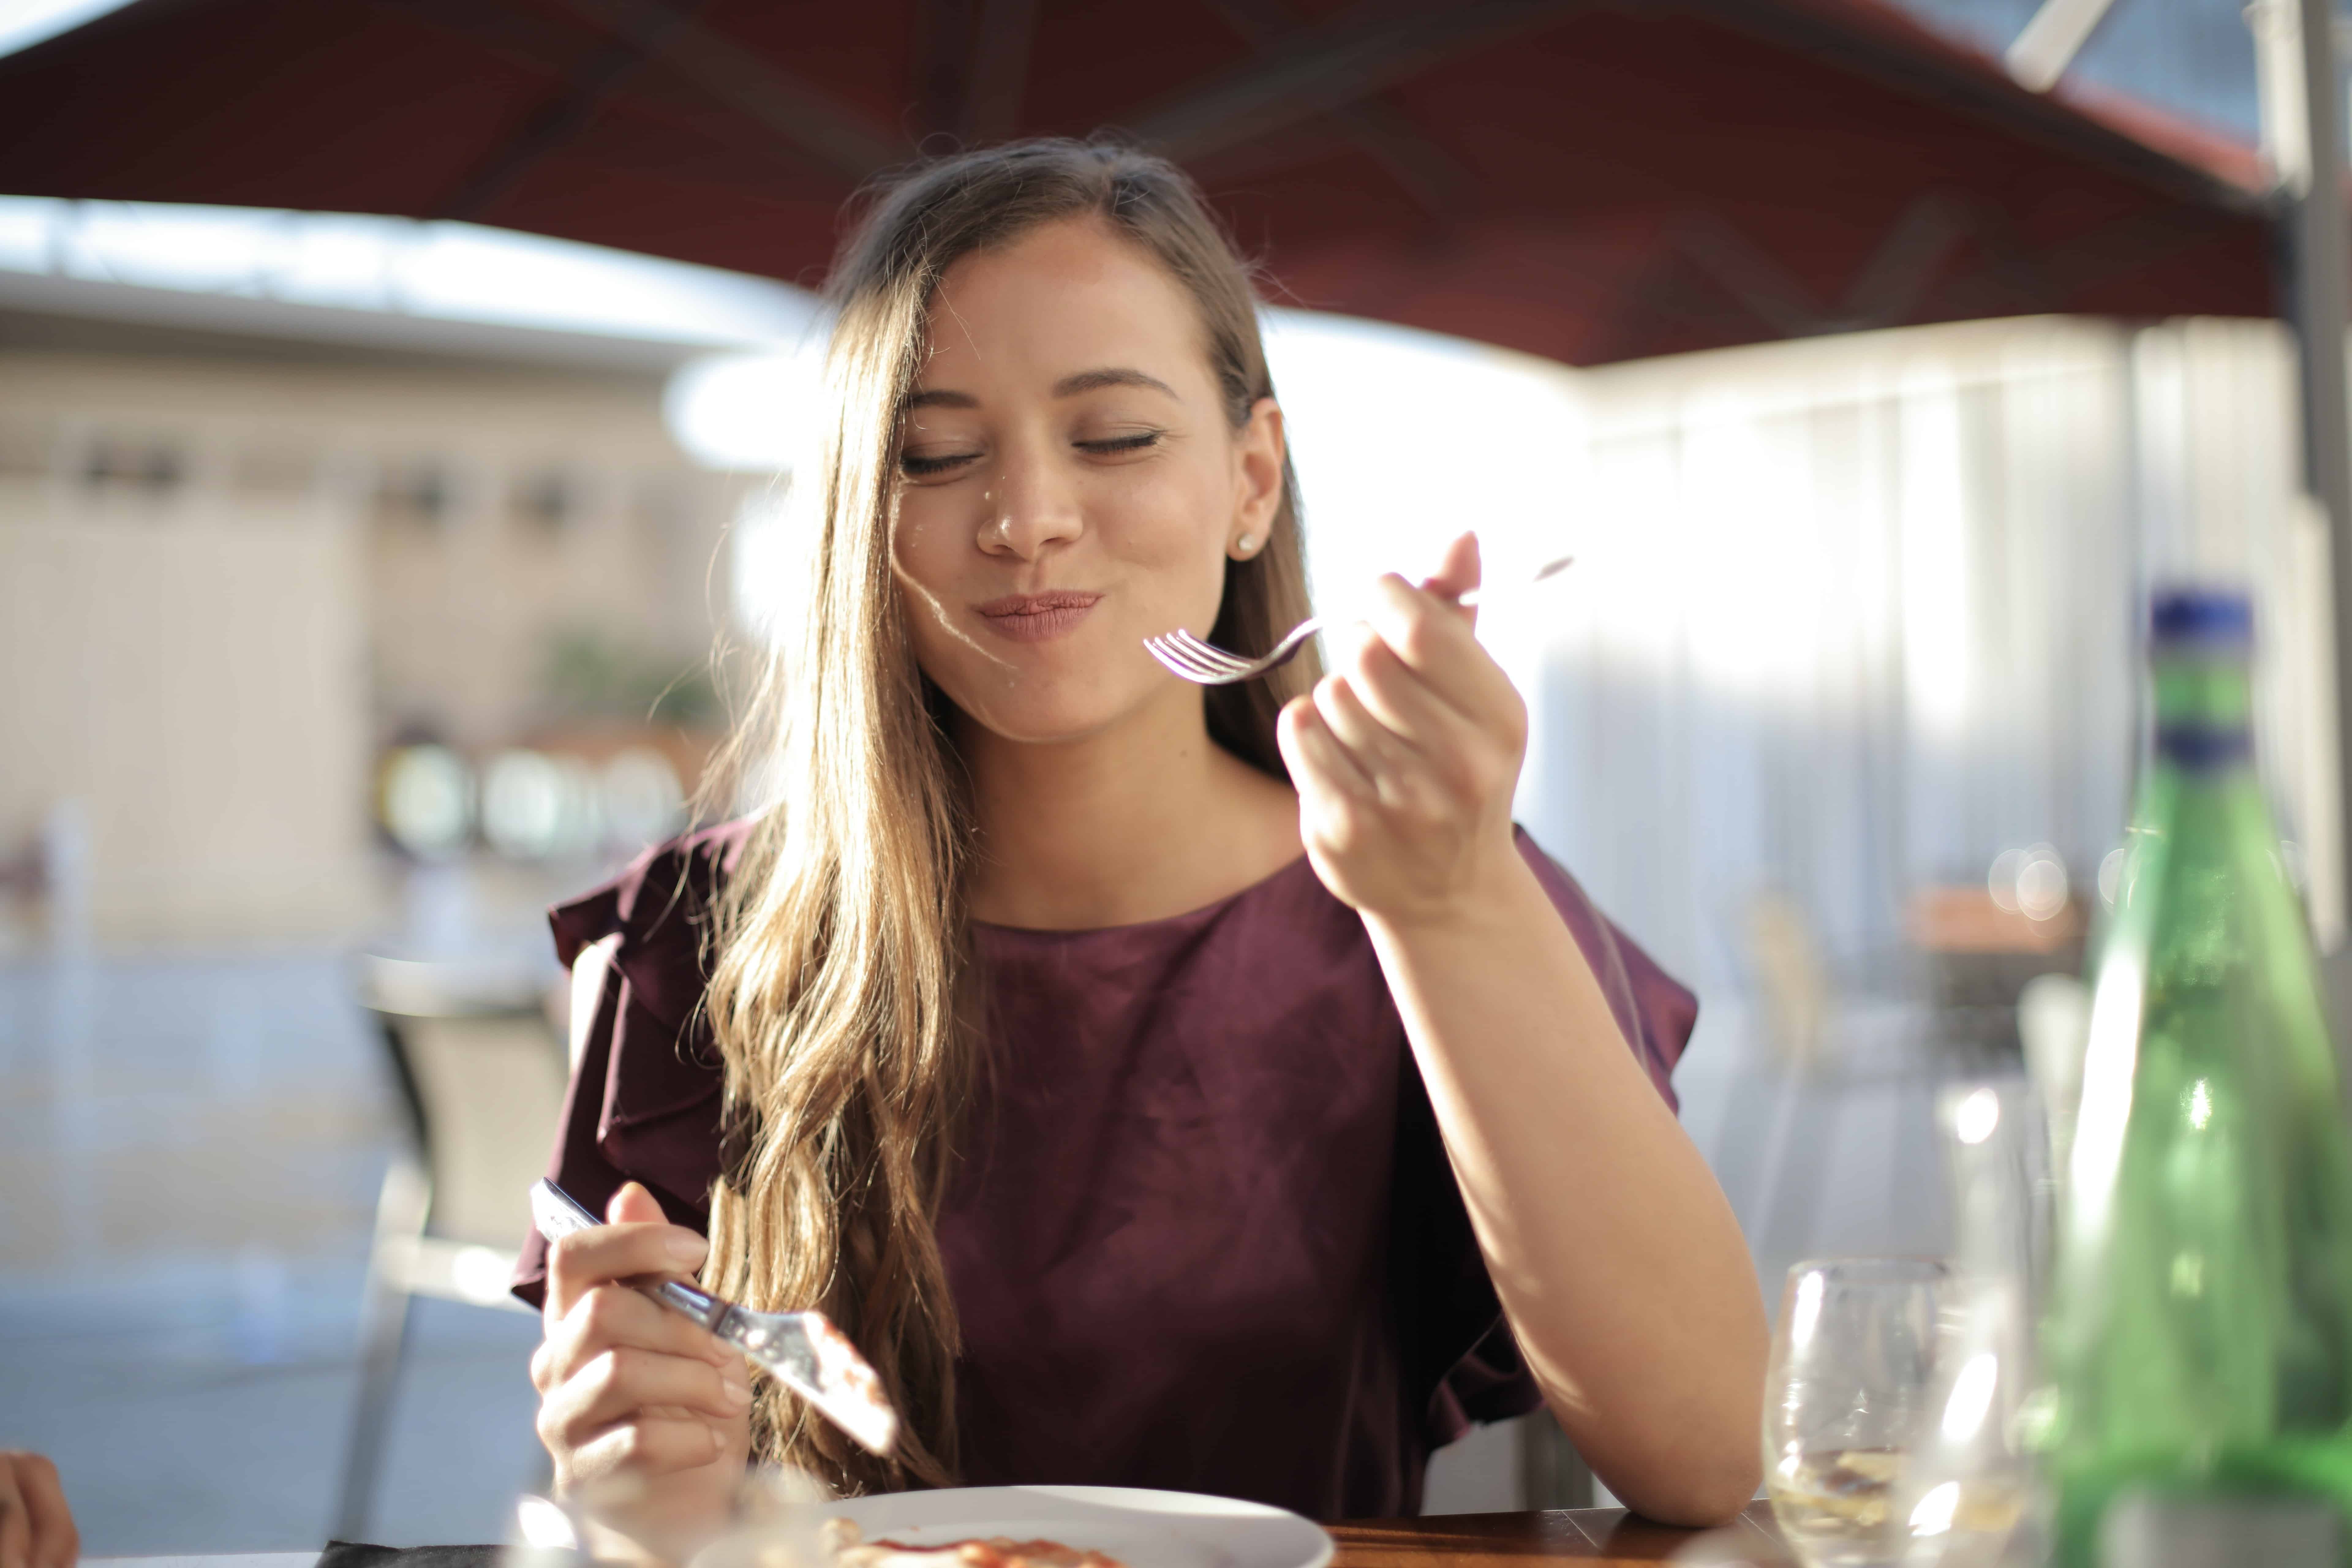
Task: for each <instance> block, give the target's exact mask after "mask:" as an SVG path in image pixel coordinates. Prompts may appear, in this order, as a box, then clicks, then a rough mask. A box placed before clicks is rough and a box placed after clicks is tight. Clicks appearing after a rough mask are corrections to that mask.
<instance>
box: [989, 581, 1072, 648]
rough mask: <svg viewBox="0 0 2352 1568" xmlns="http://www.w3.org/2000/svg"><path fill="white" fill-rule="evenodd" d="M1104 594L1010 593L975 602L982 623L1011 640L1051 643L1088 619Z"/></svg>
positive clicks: (1000, 635) (998, 634) (1008, 640)
mask: <svg viewBox="0 0 2352 1568" xmlns="http://www.w3.org/2000/svg"><path fill="white" fill-rule="evenodd" d="M1101 598H1102V595H1100V594H1076V593H1069V592H1061V593H1053V594H1007V595H1004V597H1003V598H1001V599H991V600H989V601H988V602H987V603H986V604H984V605H973V606H972V608H973V609H974V610H976V611H978V612H979V614H980V619H981V624H982V626H986V627H987V628H988V629H989V630H990V631H992V632H993V633H995V634H996V635H997V636H998V637H1003V638H1004V639H1005V640H1006V641H1007V642H1047V641H1050V640H1052V639H1053V638H1055V637H1061V636H1064V635H1065V634H1066V633H1068V632H1069V631H1071V630H1072V629H1074V628H1075V627H1076V626H1077V624H1078V623H1079V622H1080V621H1082V620H1085V619H1086V618H1087V611H1089V610H1091V609H1093V608H1094V607H1095V605H1096V603H1097V601H1098V600H1100V599H1101Z"/></svg>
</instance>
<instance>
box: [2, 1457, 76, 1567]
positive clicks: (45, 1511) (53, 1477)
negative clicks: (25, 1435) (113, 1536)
mask: <svg viewBox="0 0 2352 1568" xmlns="http://www.w3.org/2000/svg"><path fill="white" fill-rule="evenodd" d="M15 1468H16V1489H17V1493H18V1495H19V1496H20V1497H22V1498H23V1499H24V1503H25V1514H26V1521H27V1522H28V1523H29V1524H30V1525H31V1527H32V1543H31V1548H30V1550H31V1554H32V1561H33V1563H35V1564H36V1565H37V1568H72V1564H73V1562H74V1559H76V1558H77V1557H79V1556H80V1555H81V1533H80V1532H79V1531H77V1530H76V1529H75V1528H74V1521H73V1510H71V1509H68V1507H67V1506H66V1489H65V1485H64V1483H63V1482H62V1481H60V1480H59V1479H58V1468H57V1466H56V1465H54V1464H52V1463H50V1462H49V1460H48V1459H47V1458H44V1457H43V1456H41V1455H39V1454H19V1455H17V1456H16V1467H15Z"/></svg>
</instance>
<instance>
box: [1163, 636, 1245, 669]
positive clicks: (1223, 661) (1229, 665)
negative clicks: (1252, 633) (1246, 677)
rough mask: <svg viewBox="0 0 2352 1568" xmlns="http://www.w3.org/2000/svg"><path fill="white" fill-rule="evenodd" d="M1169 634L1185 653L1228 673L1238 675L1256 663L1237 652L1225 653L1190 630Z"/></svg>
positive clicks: (1212, 667)
mask: <svg viewBox="0 0 2352 1568" xmlns="http://www.w3.org/2000/svg"><path fill="white" fill-rule="evenodd" d="M1171 635H1172V636H1173V637H1174V638H1175V640H1176V642H1177V644H1178V646H1180V647H1182V648H1183V650H1184V651H1185V652H1186V653H1188V654H1191V655H1192V657H1193V658H1196V659H1198V660H1199V661H1200V662H1201V663H1202V664H1203V665H1205V666H1207V667H1208V668H1211V669H1214V670H1220V671H1223V672H1224V673H1226V674H1229V675H1238V674H1240V673H1241V672H1242V671H1243V670H1244V669H1248V668H1251V667H1253V666H1254V665H1255V664H1256V663H1257V660H1255V659H1254V658H1243V657H1242V656H1241V655H1239V654H1237V653H1227V652H1226V651H1225V650H1224V649H1223V648H1221V647H1216V646H1215V645H1214V644H1212V643H1204V642H1202V640H1201V639H1200V638H1199V637H1194V636H1193V635H1192V633H1191V632H1187V631H1178V632H1175V633H1173V634H1171Z"/></svg>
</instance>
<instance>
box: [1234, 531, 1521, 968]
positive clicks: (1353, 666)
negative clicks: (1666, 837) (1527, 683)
mask: <svg viewBox="0 0 2352 1568" xmlns="http://www.w3.org/2000/svg"><path fill="white" fill-rule="evenodd" d="M1477 585H1478V540H1477V536H1476V535H1475V534H1468V533H1465V534H1464V535H1463V536H1462V537H1461V538H1459V539H1457V540H1455V541H1454V542H1453V543H1452V544H1451V545H1449V546H1448V547H1447V549H1446V552H1445V561H1444V565H1443V567H1441V568H1440V570H1439V571H1438V572H1437V574H1435V575H1434V576H1433V577H1431V578H1429V579H1428V580H1427V581H1426V582H1424V583H1423V585H1422V586H1421V587H1419V588H1415V587H1413V586H1412V584H1408V583H1407V582H1406V581H1405V580H1404V579H1403V578H1402V577H1399V576H1396V575H1394V574H1391V575H1389V576H1385V577H1382V578H1381V581H1380V586H1379V598H1378V600H1377V602H1376V604H1375V605H1374V606H1373V608H1372V609H1371V611H1370V615H1369V616H1368V619H1369V621H1370V628H1369V631H1368V632H1367V633H1366V634H1365V635H1363V636H1362V637H1361V638H1360V641H1359V643H1358V644H1357V646H1356V647H1355V649H1354V650H1353V652H1352V654H1351V655H1349V656H1346V657H1341V658H1337V659H1335V661H1334V662H1335V665H1336V668H1334V669H1333V670H1332V672H1331V673H1330V674H1328V675H1327V676H1325V677H1324V678H1323V679H1322V680H1321V681H1320V682H1318V684H1317V685H1316V688H1315V690H1314V692H1313V694H1312V695H1311V696H1310V697H1301V698H1297V699H1296V700H1293V701H1291V702H1290V703H1289V704H1288V705H1287V706H1286V707H1285V708H1284V709H1283V710H1282V720H1281V723H1280V726H1279V728H1278V730H1277V731H1276V733H1277V735H1278V737H1279V739H1280V742H1281V745H1282V755H1283V760H1284V761H1285V762H1286V763H1289V765H1290V776H1291V780H1292V782H1293V783H1294V784H1297V788H1298V808H1299V831H1300V836H1301V837H1303V838H1304V839H1305V840H1306V844H1307V856H1308V858H1310V859H1312V861H1313V862H1314V865H1315V870H1316V873H1317V875H1318V876H1320V877H1321V878H1322V879H1323V884H1324V886H1326V887H1328V888H1329V889H1331V892H1332V894H1333V896H1335V897H1337V898H1338V899H1339V900H1341V901H1343V902H1345V903H1347V904H1349V905H1351V906H1353V907H1354V908H1355V909H1356V910H1359V911H1360V912H1361V913H1363V914H1365V915H1368V916H1373V917H1377V918H1380V919H1382V920H1385V921H1391V922H1392V923H1396V924H1400V925H1405V924H1418V923H1423V922H1426V921H1443V920H1446V919H1449V918H1452V917H1453V916H1454V915H1455V914H1457V913H1459V912H1461V911H1462V910H1465V909H1467V908H1469V907H1471V906H1472V905H1473V904H1475V902H1476V901H1477V900H1480V899H1482V898H1483V897H1485V896H1486V893H1487V891H1488V890H1489V889H1493V888H1496V886H1498V885H1499V879H1501V878H1502V877H1504V876H1506V875H1507V874H1508V872H1509V870H1510V868H1513V867H1515V866H1516V865H1517V863H1518V851H1517V847H1515V846H1514V844H1513V843H1512V830H1511V795H1512V792H1513V790H1514V789H1515V788H1516V787H1517V784H1518V778H1519V762H1520V759H1521V757H1522V756H1523V755H1524V754H1525V752H1526V751H1527V743H1528V716H1527V705H1526V704H1525V703H1524V702H1522V701H1521V700H1519V694H1518V692H1517V689H1514V688H1513V687H1512V685H1511V682H1510V679H1509V678H1508V677H1507V676H1506V675H1505V674H1504V673H1503V670H1502V667H1501V666H1500V665H1498V664H1496V662H1495V660H1494V658H1492V657H1491V656H1490V655H1488V653H1487V652H1486V649H1485V648H1484V647H1480V646H1479V644H1478V639H1477V638H1476V637H1475V636H1473V635H1472V628H1473V626H1474V624H1475V620H1476V615H1475V612H1474V611H1472V610H1468V609H1465V608H1463V607H1462V606H1460V605H1456V604H1454V600H1455V599H1456V598H1458V597H1459V596H1460V595H1463V594H1465V593H1467V592H1469V590H1471V589H1472V588H1475V587H1476V586H1477Z"/></svg>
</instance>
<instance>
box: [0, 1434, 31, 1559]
mask: <svg viewBox="0 0 2352 1568" xmlns="http://www.w3.org/2000/svg"><path fill="white" fill-rule="evenodd" d="M28 1458H32V1456H31V1455H29V1454H0V1568H33V1561H32V1551H33V1521H32V1520H31V1519H30V1518H28V1517H27V1516H26V1511H25V1497H24V1494H23V1492H21V1491H20V1490H18V1489H17V1485H16V1461H18V1460H19V1459H28Z"/></svg>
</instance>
